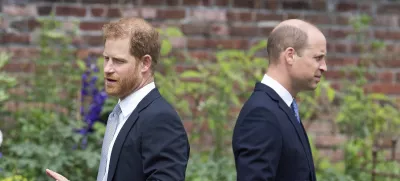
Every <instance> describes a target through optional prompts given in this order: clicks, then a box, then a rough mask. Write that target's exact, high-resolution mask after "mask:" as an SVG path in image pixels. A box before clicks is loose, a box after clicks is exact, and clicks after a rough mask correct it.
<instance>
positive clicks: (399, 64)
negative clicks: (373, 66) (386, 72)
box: [378, 57, 400, 68]
mask: <svg viewBox="0 0 400 181" xmlns="http://www.w3.org/2000/svg"><path fill="white" fill-rule="evenodd" d="M397 58H398V57H397ZM378 63H379V64H381V65H383V67H389V68H400V60H396V59H394V58H393V60H390V59H389V60H382V61H380V62H378Z"/></svg>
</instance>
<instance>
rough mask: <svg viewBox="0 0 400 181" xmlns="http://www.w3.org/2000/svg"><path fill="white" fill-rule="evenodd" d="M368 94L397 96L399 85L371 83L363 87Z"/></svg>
mask: <svg viewBox="0 0 400 181" xmlns="http://www.w3.org/2000/svg"><path fill="white" fill-rule="evenodd" d="M365 89H366V90H367V91H368V92H370V91H372V92H376V93H383V94H398V93H399V92H400V84H391V83H373V84H369V85H367V86H366V87H365Z"/></svg>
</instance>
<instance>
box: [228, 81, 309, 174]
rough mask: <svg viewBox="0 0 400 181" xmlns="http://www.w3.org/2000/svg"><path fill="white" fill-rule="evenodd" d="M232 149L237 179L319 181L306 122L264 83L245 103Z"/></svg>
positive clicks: (235, 129) (235, 131)
mask: <svg viewBox="0 0 400 181" xmlns="http://www.w3.org/2000/svg"><path fill="white" fill-rule="evenodd" d="M232 148H233V153H234V156H235V163H236V171H237V180H238V181H275V180H276V181H305V180H311V181H316V177H315V171H314V170H315V169H314V163H313V158H312V153H311V149H310V145H309V141H308V137H307V134H306V132H305V130H304V127H303V125H302V124H301V123H299V122H298V121H297V120H296V117H295V115H294V112H293V111H292V109H291V108H290V107H289V106H288V105H287V104H286V103H285V102H284V101H283V100H282V99H281V97H280V96H279V95H278V94H277V93H276V92H275V91H274V90H273V89H272V88H270V87H269V86H267V85H265V84H262V83H257V84H256V86H255V89H254V92H253V93H252V95H251V96H250V98H249V100H247V101H246V103H245V104H244V106H243V108H242V110H241V112H240V114H239V117H238V119H237V122H236V125H235V128H234V133H233V139H232Z"/></svg>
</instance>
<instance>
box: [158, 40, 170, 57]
mask: <svg viewBox="0 0 400 181" xmlns="http://www.w3.org/2000/svg"><path fill="white" fill-rule="evenodd" d="M171 50H172V44H171V42H169V41H168V40H162V41H161V56H166V55H168V54H169V53H170V52H171Z"/></svg>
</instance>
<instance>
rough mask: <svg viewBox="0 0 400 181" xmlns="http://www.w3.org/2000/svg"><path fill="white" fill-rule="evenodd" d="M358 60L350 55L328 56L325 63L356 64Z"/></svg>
mask: <svg viewBox="0 0 400 181" xmlns="http://www.w3.org/2000/svg"><path fill="white" fill-rule="evenodd" d="M357 62H358V59H357V58H352V57H337V56H328V57H327V64H328V67H329V66H334V67H335V66H350V65H356V64H357Z"/></svg>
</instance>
